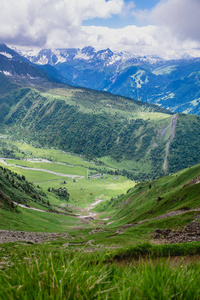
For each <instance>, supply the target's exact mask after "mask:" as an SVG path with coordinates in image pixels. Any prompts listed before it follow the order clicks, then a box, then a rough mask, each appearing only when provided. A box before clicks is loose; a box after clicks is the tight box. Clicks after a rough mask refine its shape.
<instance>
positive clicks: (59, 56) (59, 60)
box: [52, 50, 69, 64]
mask: <svg viewBox="0 0 200 300" xmlns="http://www.w3.org/2000/svg"><path fill="white" fill-rule="evenodd" d="M52 52H53V54H54V55H55V56H56V57H57V62H56V64H58V63H64V62H66V61H67V60H66V58H67V57H68V56H69V54H65V56H63V55H62V53H61V51H60V50H53V51H52Z"/></svg>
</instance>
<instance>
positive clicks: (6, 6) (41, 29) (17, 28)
mask: <svg viewBox="0 0 200 300" xmlns="http://www.w3.org/2000/svg"><path fill="white" fill-rule="evenodd" d="M0 4H1V10H0V43H5V44H7V45H13V46H15V47H17V48H21V49H38V48H54V49H55V48H83V47H86V46H93V47H94V48H95V49H97V50H101V49H106V48H110V49H111V50H112V51H128V52H131V53H132V54H135V55H140V56H145V55H151V56H158V57H161V58H165V59H172V58H175V59H176V58H181V57H187V56H194V57H200V0H134V1H131V0H34V1H33V0H17V1H16V0H0Z"/></svg>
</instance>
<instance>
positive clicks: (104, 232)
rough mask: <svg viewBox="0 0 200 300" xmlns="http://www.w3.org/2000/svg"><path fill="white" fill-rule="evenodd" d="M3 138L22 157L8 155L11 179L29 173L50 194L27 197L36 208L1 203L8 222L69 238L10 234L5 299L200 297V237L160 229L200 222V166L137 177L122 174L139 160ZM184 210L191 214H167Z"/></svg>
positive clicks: (3, 257)
mask: <svg viewBox="0 0 200 300" xmlns="http://www.w3.org/2000/svg"><path fill="white" fill-rule="evenodd" d="M2 140H4V141H6V142H7V144H8V145H9V147H10V148H9V147H8V148H9V149H11V148H12V147H14V148H12V149H14V152H13V154H14V156H13V158H11V157H9V159H6V158H5V157H4V161H2V160H1V162H0V167H2V172H3V171H4V168H7V169H9V170H10V171H12V172H14V173H10V175H6V174H7V173H5V178H10V177H11V176H12V174H15V177H16V178H18V177H19V180H22V176H24V178H25V179H26V180H27V181H28V182H31V183H32V184H33V187H35V188H37V189H38V190H39V191H41V193H44V194H42V195H43V198H42V199H43V200H44V202H43V201H42V200H41V201H39V200H37V199H34V197H33V198H30V200H28V202H27V200H26V201H25V200H24V201H25V202H23V201H22V203H25V204H28V207H21V206H20V202H19V204H18V205H17V206H15V209H14V210H12V209H4V208H2V207H1V206H0V228H1V230H12V231H27V232H30V233H31V232H49V233H51V232H55V233H68V237H67V238H66V237H65V238H61V237H60V238H57V239H56V240H54V241H47V242H44V243H43V244H37V243H33V242H30V241H21V242H20V241H19V242H13V243H6V240H4V243H3V244H0V285H1V289H0V299H3V300H4V299H6V300H7V299H13V300H14V299H27V300H28V299H34V300H35V299H38V300H43V299H45V300H47V299H58V300H60V299H105V300H106V299H113V300H114V299H119V300H127V299H130V300H132V299H138V300H139V299H141V300H143V299H164V300H165V299H166V300H167V299H180V300H181V299H199V298H200V288H199V286H200V281H199V278H200V276H199V275H200V273H199V272H200V271H199V270H200V268H199V267H200V266H199V257H200V244H199V242H192V243H181V244H173V245H170V244H167V243H164V244H163V245H162V243H163V242H162V240H161V241H159V240H158V241H156V240H154V239H153V238H152V236H153V234H154V232H155V229H156V228H160V229H166V228H171V229H172V230H180V229H181V228H183V227H184V226H186V225H188V224H189V223H190V222H191V221H193V220H194V219H195V220H199V217H198V216H199V215H200V212H198V211H195V209H197V210H198V209H199V205H200V202H199V201H200V198H199V185H200V183H198V182H195V179H196V178H198V176H200V166H199V165H197V166H194V167H191V168H188V169H185V170H183V171H181V172H179V173H176V174H173V175H171V176H164V177H161V178H160V179H158V180H153V181H151V182H144V183H135V182H134V181H131V180H129V179H127V178H126V177H125V176H122V175H116V174H115V173H114V171H115V170H116V169H118V168H121V169H123V168H125V169H126V168H128V167H130V168H131V167H132V166H130V163H129V161H127V162H126V161H124V162H123V163H116V162H114V161H112V160H111V159H110V158H109V157H105V158H103V159H101V161H102V162H103V163H104V164H103V165H101V163H99V161H95V160H94V161H90V162H89V161H86V160H85V159H84V158H83V157H81V156H75V155H73V154H69V153H64V152H61V151H59V150H56V149H47V148H38V147H36V146H33V145H28V144H26V143H22V142H20V141H18V142H16V141H11V140H9V139H2ZM17 158H18V159H17ZM19 158H20V159H19ZM46 160H48V161H46ZM3 162H6V163H7V164H8V165H4V164H3ZM11 165H12V166H11ZM138 168H139V165H138ZM36 169H37V170H36ZM49 172H52V173H49ZM6 176H7V177H6ZM17 176H18V177H17ZM193 181H194V182H195V184H194V183H193ZM20 182H21V181H20ZM24 182H25V181H22V186H23V184H24ZM60 189H61V190H63V189H66V190H67V191H68V193H69V199H68V198H64V197H62V195H61V196H59V193H56V192H55V191H59V190H60ZM158 199H159V200H158ZM21 200H23V199H21ZM47 202H49V205H47ZM92 204H94V205H92ZM0 205H1V196H0ZM34 208H36V209H40V210H42V211H38V210H34ZM179 210H183V213H182V214H181V215H176V214H175V215H173V216H168V215H166V216H165V217H163V218H162V219H158V218H157V217H158V216H160V215H164V214H165V213H167V212H171V211H175V212H176V211H179ZM87 218H88V219H87ZM140 221H144V222H142V223H138V222H140ZM137 223H138V224H137ZM127 224H128V225H130V227H128V226H127V227H126V226H125V225H127ZM131 224H132V225H133V226H132V225H131ZM124 226H125V227H124Z"/></svg>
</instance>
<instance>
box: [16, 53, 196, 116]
mask: <svg viewBox="0 0 200 300" xmlns="http://www.w3.org/2000/svg"><path fill="white" fill-rule="evenodd" d="M21 54H22V53H21ZM23 55H24V56H25V57H26V58H28V59H29V60H31V61H32V62H33V63H36V64H38V65H40V66H43V67H44V66H46V67H47V66H48V65H51V66H53V67H54V68H55V69H56V70H57V71H58V72H59V74H60V76H59V79H60V80H61V81H63V82H65V83H68V84H72V85H76V86H82V87H87V88H91V89H96V90H100V91H108V92H111V93H113V94H118V95H122V96H125V97H131V98H134V99H137V100H141V101H143V102H149V103H153V104H157V105H159V106H162V107H164V108H167V109H169V110H171V111H173V112H182V113H190V114H198V115H199V114H200V88H199V87H200V73H199V72H200V59H199V58H192V57H189V58H186V59H179V60H164V59H160V58H158V57H151V56H146V57H138V56H134V55H132V54H130V53H126V52H113V51H111V50H110V49H105V50H100V51H97V50H95V49H94V48H93V47H86V48H83V49H55V50H53V49H46V50H45V49H42V50H41V51H39V52H32V51H28V52H24V53H23ZM50 73H51V72H50Z"/></svg>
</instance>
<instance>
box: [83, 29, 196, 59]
mask: <svg viewBox="0 0 200 300" xmlns="http://www.w3.org/2000/svg"><path fill="white" fill-rule="evenodd" d="M82 30H83V32H84V34H85V36H84V38H87V42H86V44H87V45H93V46H94V47H95V48H97V49H102V48H110V49H111V50H117V51H122V50H123V51H129V52H132V53H133V54H135V55H141V56H142V55H157V56H159V57H162V58H165V59H172V58H180V57H181V56H183V55H191V56H200V49H199V50H198V49H196V48H198V47H200V44H199V43H198V42H195V41H188V40H186V41H180V40H179V39H177V38H176V37H174V36H173V35H172V33H171V31H170V30H169V29H168V28H166V27H158V26H152V25H151V26H150V25H149V26H143V27H137V26H127V27H125V28H122V29H110V28H105V27H95V26H90V27H82ZM82 42H83V43H84V39H83V40H82ZM82 46H83V44H82Z"/></svg>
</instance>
